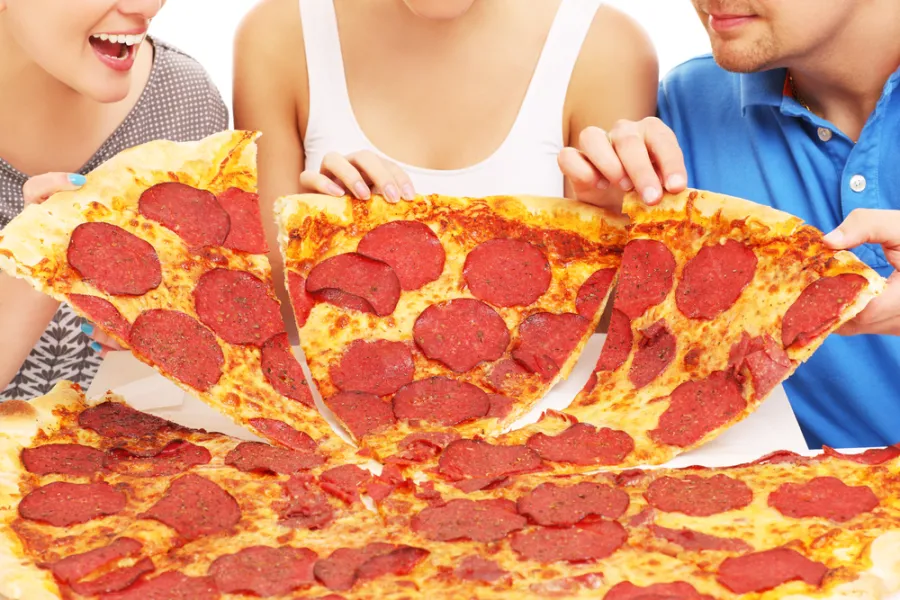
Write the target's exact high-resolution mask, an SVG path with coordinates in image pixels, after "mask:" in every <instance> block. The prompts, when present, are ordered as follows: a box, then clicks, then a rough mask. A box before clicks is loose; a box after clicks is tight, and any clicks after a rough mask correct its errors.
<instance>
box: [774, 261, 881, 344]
mask: <svg viewBox="0 0 900 600" xmlns="http://www.w3.org/2000/svg"><path fill="white" fill-rule="evenodd" d="M867 283H868V282H867V281H866V278H865V277H863V276H862V275H855V274H852V273H844V274H842V275H836V276H834V277H823V278H822V279H819V280H817V281H814V282H813V283H811V284H810V285H809V286H807V287H806V289H804V290H803V293H801V294H800V297H799V298H797V300H796V301H795V302H794V303H793V304H792V305H791V307H790V308H789V309H788V311H787V312H786V313H785V315H784V319H783V320H782V322H781V341H782V343H783V344H784V347H785V348H790V347H791V346H794V345H796V346H805V345H807V344H809V343H810V342H811V341H813V340H814V339H815V338H816V337H818V336H819V335H820V334H822V333H824V332H825V331H827V330H828V329H829V328H830V327H832V326H833V325H834V324H835V323H837V322H838V320H839V319H840V316H841V311H843V310H844V308H846V307H847V306H848V305H850V304H852V303H853V302H854V301H855V300H856V298H857V297H858V296H859V293H860V292H861V291H862V290H863V288H865V287H866V285H867Z"/></svg>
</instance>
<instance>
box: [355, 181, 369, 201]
mask: <svg viewBox="0 0 900 600" xmlns="http://www.w3.org/2000/svg"><path fill="white" fill-rule="evenodd" d="M353 191H354V192H356V197H357V198H359V199H360V200H368V199H369V197H370V194H369V186H367V185H366V184H365V183H363V182H362V181H357V182H356V183H354V184H353Z"/></svg>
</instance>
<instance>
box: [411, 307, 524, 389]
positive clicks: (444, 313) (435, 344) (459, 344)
mask: <svg viewBox="0 0 900 600" xmlns="http://www.w3.org/2000/svg"><path fill="white" fill-rule="evenodd" d="M413 339H414V340H415V341H416V345H417V346H418V347H419V349H421V350H422V353H423V354H424V355H425V356H427V357H428V358H430V359H431V360H437V361H440V362H441V363H443V364H444V365H446V366H447V367H448V368H450V369H451V370H453V371H456V372H457V373H465V372H466V371H469V370H470V369H473V368H475V367H476V366H477V365H478V364H480V363H482V362H490V361H493V360H497V359H498V358H500V357H501V356H503V353H504V352H505V351H506V348H507V346H509V330H508V329H507V328H506V323H505V322H504V321H503V317H501V316H500V315H499V314H497V311H495V310H494V309H493V308H491V307H490V306H488V305H487V304H485V303H484V302H481V301H480V300H472V299H471V298H458V299H456V300H450V301H449V302H441V303H439V304H432V305H431V306H429V307H428V308H426V309H425V310H424V311H422V314H420V315H419V318H418V319H416V322H415V325H413Z"/></svg>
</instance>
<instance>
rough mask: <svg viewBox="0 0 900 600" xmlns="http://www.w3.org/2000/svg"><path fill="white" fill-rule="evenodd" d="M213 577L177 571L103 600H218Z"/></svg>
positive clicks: (138, 584)
mask: <svg viewBox="0 0 900 600" xmlns="http://www.w3.org/2000/svg"><path fill="white" fill-rule="evenodd" d="M219 597H220V595H219V592H218V591H217V590H216V586H215V583H214V582H213V580H212V578H211V577H188V576H187V575H183V574H181V573H179V572H177V571H169V572H167V573H163V574H162V575H160V576H159V577H154V578H153V579H148V580H145V581H139V582H138V583H136V584H134V585H132V586H131V587H129V588H128V589H127V590H124V591H121V592H116V593H114V594H107V595H105V596H103V600H218V599H219Z"/></svg>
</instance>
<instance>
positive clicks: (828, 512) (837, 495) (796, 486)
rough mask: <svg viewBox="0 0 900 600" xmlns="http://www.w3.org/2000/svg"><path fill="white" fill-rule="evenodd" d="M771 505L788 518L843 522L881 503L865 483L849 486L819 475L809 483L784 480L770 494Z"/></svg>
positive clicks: (835, 479) (834, 478)
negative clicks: (786, 481) (813, 518)
mask: <svg viewBox="0 0 900 600" xmlns="http://www.w3.org/2000/svg"><path fill="white" fill-rule="evenodd" d="M769 506H771V507H772V508H774V509H776V510H778V512H780V513H781V514H783V515H784V516H786V517H793V518H795V519H803V518H807V517H822V518H824V519H830V520H832V521H837V522H839V523H842V522H844V521H849V520H850V519H852V518H853V517H855V516H857V515H861V514H862V513H866V512H870V511H872V510H874V509H875V508H876V507H877V506H878V497H877V496H876V495H875V494H874V493H873V492H872V489H871V488H869V487H868V486H865V485H860V486H849V485H847V484H845V483H844V482H843V481H841V480H840V479H838V478H836V477H816V478H814V479H811V480H809V481H807V482H806V483H784V484H782V485H780V486H778V489H776V490H775V491H774V492H772V493H771V494H769Z"/></svg>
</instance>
